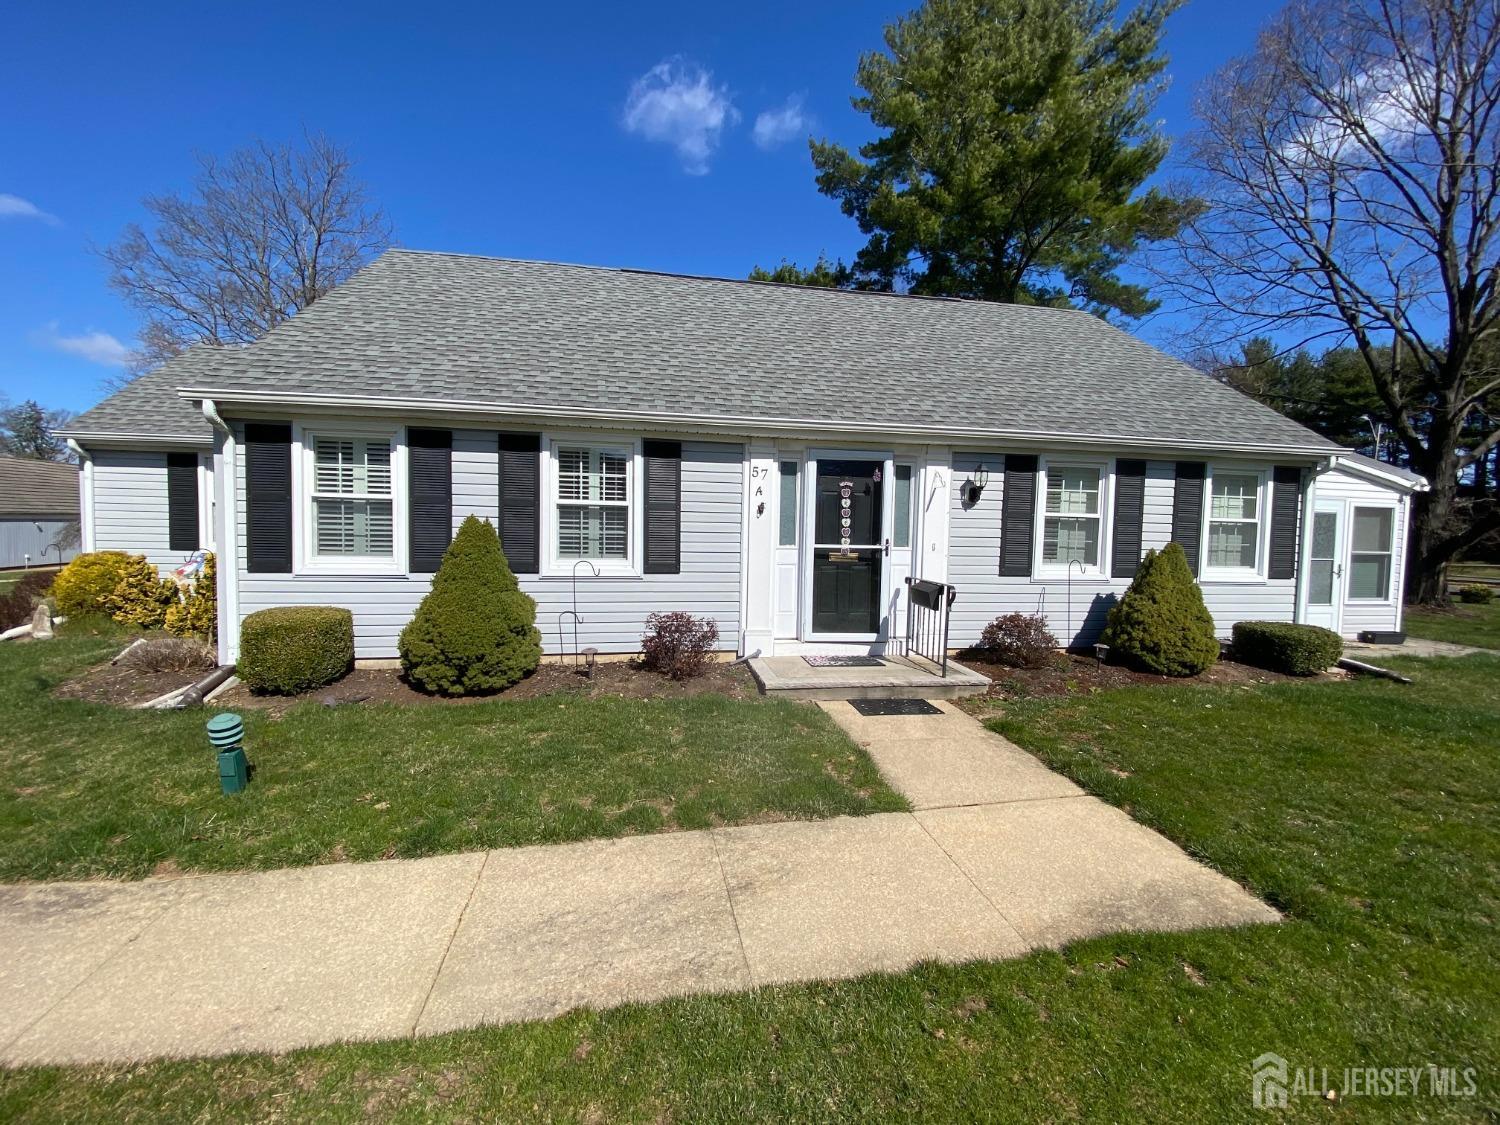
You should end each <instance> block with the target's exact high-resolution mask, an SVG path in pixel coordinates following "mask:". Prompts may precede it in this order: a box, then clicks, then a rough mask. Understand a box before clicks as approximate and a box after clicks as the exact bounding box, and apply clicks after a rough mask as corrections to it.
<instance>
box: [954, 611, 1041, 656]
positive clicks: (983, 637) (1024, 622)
mask: <svg viewBox="0 0 1500 1125" xmlns="http://www.w3.org/2000/svg"><path fill="white" fill-rule="evenodd" d="M1057 649H1058V644H1057V638H1056V637H1055V636H1053V635H1052V630H1051V629H1049V628H1047V619H1046V618H1045V617H1043V616H1042V615H1041V614H1039V613H1006V614H1002V615H1001V616H999V617H997V618H995V620H993V621H991V622H990V623H989V624H988V625H986V626H985V627H984V631H983V632H982V633H980V634H979V643H978V644H977V645H975V646H974V651H975V652H976V653H977V654H978V655H979V656H981V657H983V658H984V659H985V660H993V661H994V662H995V663H996V664H1004V665H1005V666H1006V667H1008V668H1045V667H1047V666H1048V665H1049V664H1052V663H1055V662H1056V661H1057Z"/></svg>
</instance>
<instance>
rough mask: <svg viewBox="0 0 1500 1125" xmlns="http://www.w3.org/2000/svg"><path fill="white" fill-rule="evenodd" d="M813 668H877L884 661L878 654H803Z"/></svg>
mask: <svg viewBox="0 0 1500 1125" xmlns="http://www.w3.org/2000/svg"><path fill="white" fill-rule="evenodd" d="M802 659H803V660H805V661H807V662H808V663H809V664H811V665H812V666H813V667H814V668H879V667H882V666H883V665H884V663H885V662H884V661H883V660H881V659H880V658H879V657H878V656H804V657H803V658H802Z"/></svg>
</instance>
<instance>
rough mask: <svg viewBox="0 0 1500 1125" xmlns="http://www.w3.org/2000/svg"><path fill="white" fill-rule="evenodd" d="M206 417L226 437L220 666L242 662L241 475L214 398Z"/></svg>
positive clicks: (220, 476)
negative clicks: (239, 505) (240, 656)
mask: <svg viewBox="0 0 1500 1125" xmlns="http://www.w3.org/2000/svg"><path fill="white" fill-rule="evenodd" d="M203 417H205V418H206V419H208V422H209V424H210V425H211V426H213V428H214V429H215V430H217V431H219V432H220V433H221V434H223V435H224V447H223V453H222V454H221V462H222V464H221V466H220V471H219V472H216V473H215V474H214V487H215V488H216V489H217V490H218V493H219V503H218V510H219V522H220V529H219V536H218V539H219V546H220V548H221V549H220V552H219V559H218V567H219V663H220V664H233V663H234V662H235V661H236V660H238V659H239V655H240V653H239V647H240V646H239V637H240V550H239V546H240V545H239V511H238V504H237V501H238V492H239V475H238V473H237V472H236V471H235V456H236V445H235V440H234V431H233V430H231V429H230V428H229V426H228V424H227V423H226V422H225V421H224V419H223V418H221V417H220V416H219V408H218V407H217V406H215V405H214V401H213V399H211V398H206V399H204V400H203Z"/></svg>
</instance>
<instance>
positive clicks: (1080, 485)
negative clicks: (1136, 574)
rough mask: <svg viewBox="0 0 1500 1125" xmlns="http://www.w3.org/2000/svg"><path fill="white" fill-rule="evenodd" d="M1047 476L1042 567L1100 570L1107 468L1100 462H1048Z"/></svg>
mask: <svg viewBox="0 0 1500 1125" xmlns="http://www.w3.org/2000/svg"><path fill="white" fill-rule="evenodd" d="M1046 478H1047V491H1046V496H1045V497H1044V499H1043V503H1042V560H1041V561H1042V569H1044V570H1059V571H1061V570H1067V569H1068V568H1069V567H1072V566H1073V564H1074V563H1078V564H1080V565H1081V566H1082V567H1083V569H1084V571H1085V572H1086V573H1098V571H1099V552H1100V541H1101V540H1102V538H1103V527H1104V503H1103V497H1104V470H1103V469H1102V468H1101V467H1100V466H1098V465H1060V464H1052V463H1048V464H1047V466H1046ZM1073 569H1075V570H1076V569H1077V568H1076V567H1074V568H1073Z"/></svg>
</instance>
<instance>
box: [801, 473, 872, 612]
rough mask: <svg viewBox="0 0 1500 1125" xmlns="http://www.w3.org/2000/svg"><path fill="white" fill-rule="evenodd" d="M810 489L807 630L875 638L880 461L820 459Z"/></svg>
mask: <svg viewBox="0 0 1500 1125" xmlns="http://www.w3.org/2000/svg"><path fill="white" fill-rule="evenodd" d="M816 464H817V477H816V480H815V483H814V490H813V505H814V507H813V543H812V632H813V634H814V635H815V636H825V637H844V638H848V639H850V640H860V639H868V640H874V639H876V638H877V637H878V636H879V634H880V620H881V612H880V609H881V590H882V587H883V585H884V581H885V563H886V551H887V545H886V540H885V535H884V527H885V481H884V479H883V478H884V475H885V472H886V462H885V461H852V460H829V461H824V460H819V461H817V463H816Z"/></svg>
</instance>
